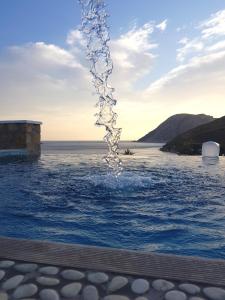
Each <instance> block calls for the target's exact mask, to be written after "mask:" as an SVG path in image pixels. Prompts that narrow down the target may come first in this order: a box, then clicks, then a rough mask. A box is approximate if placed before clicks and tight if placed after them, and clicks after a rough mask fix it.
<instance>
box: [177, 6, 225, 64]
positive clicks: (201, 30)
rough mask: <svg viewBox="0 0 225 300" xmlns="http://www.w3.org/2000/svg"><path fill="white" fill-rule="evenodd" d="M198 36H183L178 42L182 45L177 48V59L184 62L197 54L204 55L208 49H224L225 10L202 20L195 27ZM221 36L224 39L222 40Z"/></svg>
mask: <svg viewBox="0 0 225 300" xmlns="http://www.w3.org/2000/svg"><path fill="white" fill-rule="evenodd" d="M195 29H196V30H197V32H196V36H195V37H192V38H187V37H183V38H182V39H181V40H180V41H179V42H178V43H179V44H181V45H182V46H181V47H179V48H178V49H177V61H178V62H181V63H183V62H184V61H185V60H187V59H191V58H192V57H193V56H195V55H197V54H198V55H199V54H200V55H201V54H202V55H203V54H205V53H204V52H207V51H217V50H221V49H223V47H224V46H223V43H224V36H225V10H220V11H218V12H217V13H215V14H212V15H211V16H210V18H208V19H206V20H204V21H202V22H200V24H199V25H198V26H197V27H196V28H195ZM221 38H222V39H223V40H221Z"/></svg>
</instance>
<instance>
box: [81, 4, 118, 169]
mask: <svg viewBox="0 0 225 300" xmlns="http://www.w3.org/2000/svg"><path fill="white" fill-rule="evenodd" d="M79 2H80V4H81V7H82V32H83V34H84V36H85V37H86V41H87V58H88V60H89V61H90V72H91V74H92V76H93V85H94V87H95V90H96V92H97V94H98V97H99V99H98V102H97V104H96V106H97V107H98V109H99V112H98V113H97V114H96V115H95V116H96V118H97V120H96V125H97V126H104V127H105V129H106V135H105V137H104V140H105V141H106V142H107V145H108V154H107V155H106V157H105V161H106V162H107V164H108V166H109V168H110V170H112V171H113V173H114V174H115V175H119V174H120V173H121V171H122V163H121V160H120V158H119V146H118V144H119V140H120V135H121V128H116V127H115V126H116V119H117V114H116V113H115V112H114V110H113V107H114V106H115V105H116V102H117V101H116V100H115V99H114V96H113V93H114V88H112V87H111V86H110V85H109V77H110V75H111V74H112V71H113V62H112V59H111V54H110V49H109V46H108V42H109V41H110V37H109V30H108V29H109V28H108V25H107V17H108V14H107V13H106V8H105V3H104V0H79Z"/></svg>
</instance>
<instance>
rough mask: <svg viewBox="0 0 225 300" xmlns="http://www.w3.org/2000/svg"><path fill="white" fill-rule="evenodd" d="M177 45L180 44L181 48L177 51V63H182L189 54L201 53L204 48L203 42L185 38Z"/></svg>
mask: <svg viewBox="0 0 225 300" xmlns="http://www.w3.org/2000/svg"><path fill="white" fill-rule="evenodd" d="M179 44H182V47H180V48H178V49H177V60H178V61H179V62H183V61H184V60H185V59H186V58H187V56H188V55H189V54H192V53H193V52H199V51H202V50H203V48H204V44H203V42H202V41H201V40H199V39H198V38H196V39H192V40H189V39H188V38H186V37H185V38H182V39H181V40H180V41H179Z"/></svg>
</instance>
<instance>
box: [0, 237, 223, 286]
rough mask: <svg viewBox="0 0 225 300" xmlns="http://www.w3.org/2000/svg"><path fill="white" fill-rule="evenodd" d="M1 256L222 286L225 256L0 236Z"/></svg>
mask: <svg viewBox="0 0 225 300" xmlns="http://www.w3.org/2000/svg"><path fill="white" fill-rule="evenodd" d="M0 258H4V259H13V260H19V261H25V262H35V263H42V264H50V265H51V264H53V265H56V266H64V267H75V268H80V269H92V270H99V271H108V272H115V273H121V274H127V275H137V276H143V277H152V278H163V279H170V280H177V281H187V282H196V283H202V284H207V285H215V286H225V260H222V259H206V258H199V257H187V256H177V255H167V254H156V253H151V252H140V251H132V250H121V249H114V248H102V247H95V246H83V245H76V244H65V243H58V242H49V241H37V240H25V239H17V238H9V237H0Z"/></svg>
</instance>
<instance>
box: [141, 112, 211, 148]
mask: <svg viewBox="0 0 225 300" xmlns="http://www.w3.org/2000/svg"><path fill="white" fill-rule="evenodd" d="M213 120H214V118H213V117H212V116H208V115H204V114H200V115H192V114H178V115H174V116H172V117H170V118H168V119H167V120H166V121H164V122H163V123H161V124H160V125H159V126H158V127H157V128H156V129H154V130H153V131H150V132H149V133H148V134H146V135H145V136H143V137H142V138H140V139H139V140H138V142H147V143H166V142H168V141H170V140H172V139H173V138H175V137H176V136H177V135H179V134H181V133H183V132H185V131H188V130H190V129H192V128H194V127H197V126H199V125H202V124H206V123H209V122H212V121H213Z"/></svg>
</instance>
